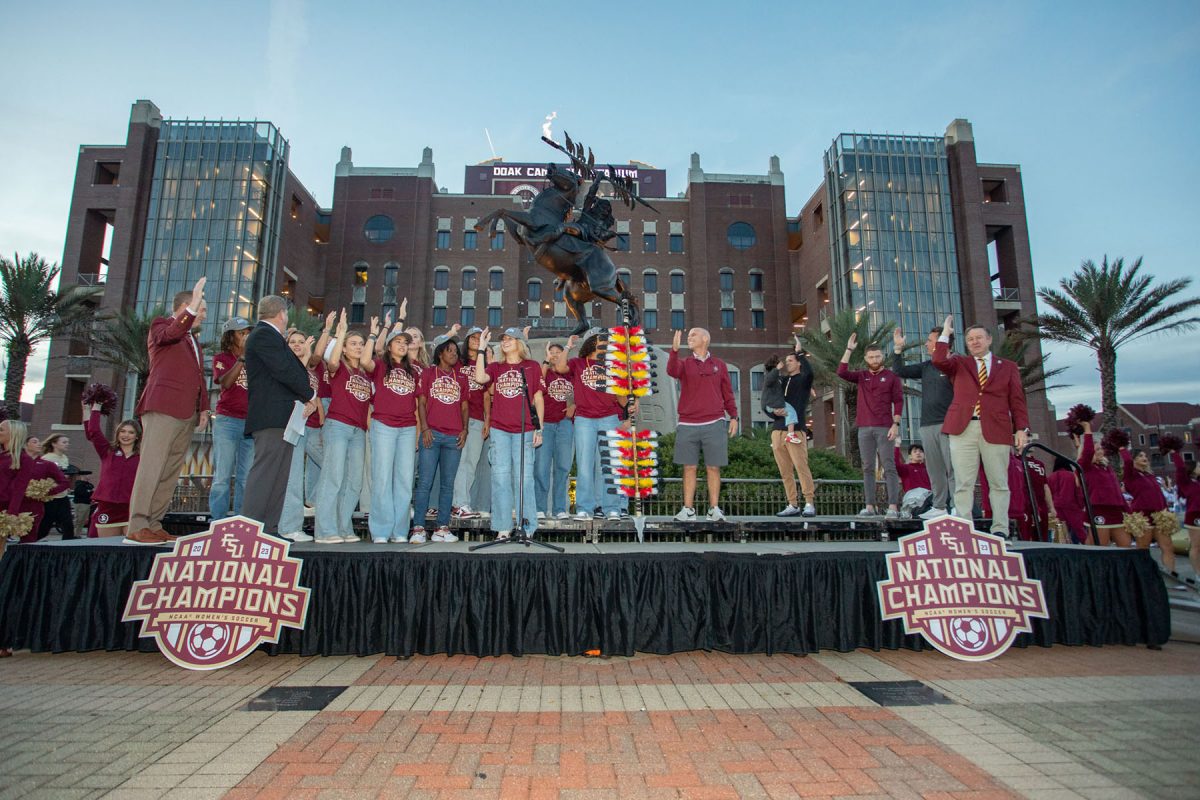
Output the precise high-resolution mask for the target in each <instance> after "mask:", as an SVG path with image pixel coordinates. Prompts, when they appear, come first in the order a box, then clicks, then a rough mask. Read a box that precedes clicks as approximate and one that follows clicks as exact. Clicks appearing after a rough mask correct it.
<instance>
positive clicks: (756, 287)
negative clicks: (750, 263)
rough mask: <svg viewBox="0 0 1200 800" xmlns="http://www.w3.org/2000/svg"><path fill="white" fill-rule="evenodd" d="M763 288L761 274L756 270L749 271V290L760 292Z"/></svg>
mask: <svg viewBox="0 0 1200 800" xmlns="http://www.w3.org/2000/svg"><path fill="white" fill-rule="evenodd" d="M762 290H763V274H762V273H761V272H759V271H758V270H753V271H752V272H751V273H750V291H752V292H761V291H762Z"/></svg>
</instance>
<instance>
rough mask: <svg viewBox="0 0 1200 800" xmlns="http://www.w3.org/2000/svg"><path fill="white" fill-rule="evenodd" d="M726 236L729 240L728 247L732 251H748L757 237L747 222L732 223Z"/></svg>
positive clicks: (752, 227)
mask: <svg viewBox="0 0 1200 800" xmlns="http://www.w3.org/2000/svg"><path fill="white" fill-rule="evenodd" d="M726 236H727V237H728V239H729V246H730V247H732V248H733V249H734V250H748V249H749V248H751V247H753V246H754V245H755V243H757V241H758V237H757V236H756V235H755V233H754V226H753V225H751V224H750V223H748V222H735V223H733V224H732V225H730V226H729V230H728V231H727V232H726Z"/></svg>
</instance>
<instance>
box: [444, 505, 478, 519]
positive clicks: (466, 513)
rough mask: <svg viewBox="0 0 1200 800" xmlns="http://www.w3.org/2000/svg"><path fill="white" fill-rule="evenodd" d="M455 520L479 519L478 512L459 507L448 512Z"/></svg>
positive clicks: (468, 507) (466, 507)
mask: <svg viewBox="0 0 1200 800" xmlns="http://www.w3.org/2000/svg"><path fill="white" fill-rule="evenodd" d="M450 516H452V517H454V518H455V519H479V512H478V511H472V510H471V507H470V506H459V507H458V508H456V509H453V510H452V511H451V512H450Z"/></svg>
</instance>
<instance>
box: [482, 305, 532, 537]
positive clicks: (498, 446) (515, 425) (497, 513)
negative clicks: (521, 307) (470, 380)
mask: <svg viewBox="0 0 1200 800" xmlns="http://www.w3.org/2000/svg"><path fill="white" fill-rule="evenodd" d="M490 338H491V334H490V332H489V331H488V329H487V328H484V330H483V333H481V334H479V351H480V352H479V355H478V356H476V360H475V382H476V383H478V384H480V385H484V386H490V387H491V391H492V419H491V435H490V436H489V437H488V439H489V450H488V460H489V461H490V462H491V465H492V528H494V529H495V531H496V538H497V539H507V538H508V537H509V535H510V534H511V532H512V529H513V513H514V511H515V510H516V509H515V508H514V502H513V496H514V490H515V489H516V487H517V486H518V485H520V484H521V483H522V482H524V491H523V492H522V502H521V503H519V504H517V505H520V506H522V510H523V512H524V513H523V516H524V519H518V520H516V525H517V526H518V528H519V529H520V528H521V527H522V526H523V525H524V526H525V527H523V530H524V531H525V533H527V534H528V535H530V536H532V535H533V534H534V532H535V531H536V530H537V527H538V525H537V510H538V507H537V490H536V480H537V479H536V476H535V474H534V462H535V460H536V454H535V453H534V448H536V447H538V446H540V445H541V443H542V419H543V418H544V417H545V397H544V394H543V389H544V381H543V379H542V366H541V364H539V363H538V362H536V361H534V360H532V359H531V358H530V357H529V348H528V347H527V346H526V345H525V333H524V332H523V331H521V330H520V329H519V328H508V329H506V330H505V331H504V333H503V334H501V336H500V359H499V360H498V361H493V362H492V363H490V364H485V363H484V357H483V352H484V351H485V350H487V346H488V342H489V341H490ZM530 405H532V406H533V410H534V413H533V415H532V416H531V415H530V413H529V409H530ZM522 431H524V433H522ZM522 460H523V461H524V469H523V470H522V468H521V463H522Z"/></svg>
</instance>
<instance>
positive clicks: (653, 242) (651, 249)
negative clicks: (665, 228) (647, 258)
mask: <svg viewBox="0 0 1200 800" xmlns="http://www.w3.org/2000/svg"><path fill="white" fill-rule="evenodd" d="M642 252H643V253H657V252H658V234H656V233H643V234H642Z"/></svg>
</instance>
